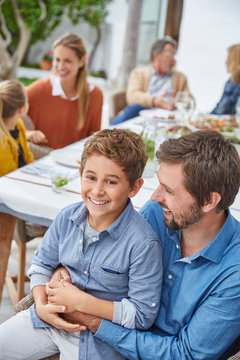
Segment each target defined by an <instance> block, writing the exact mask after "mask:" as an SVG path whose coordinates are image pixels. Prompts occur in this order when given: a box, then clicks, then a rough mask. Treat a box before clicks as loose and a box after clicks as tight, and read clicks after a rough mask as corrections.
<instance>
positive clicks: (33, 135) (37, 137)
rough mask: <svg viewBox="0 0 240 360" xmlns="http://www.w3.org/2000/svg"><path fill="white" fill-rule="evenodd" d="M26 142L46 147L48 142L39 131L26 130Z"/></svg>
mask: <svg viewBox="0 0 240 360" xmlns="http://www.w3.org/2000/svg"><path fill="white" fill-rule="evenodd" d="M26 136H27V140H28V141H31V142H32V143H34V144H42V145H46V144H47V143H48V140H47V138H46V135H44V133H43V132H42V131H40V130H26Z"/></svg>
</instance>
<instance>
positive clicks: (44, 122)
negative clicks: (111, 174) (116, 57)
mask: <svg viewBox="0 0 240 360" xmlns="http://www.w3.org/2000/svg"><path fill="white" fill-rule="evenodd" d="M26 90H27V95H28V101H29V111H28V115H29V116H30V118H31V119H32V121H33V124H34V126H35V130H41V131H42V132H43V133H44V134H45V135H46V137H47V139H48V144H46V145H47V146H49V147H51V148H53V149H58V148H62V147H64V146H67V145H69V144H72V143H74V142H76V141H78V140H81V139H83V138H85V137H87V136H90V135H91V134H92V133H94V132H96V131H98V130H100V128H101V117H102V105H103V95H102V92H101V90H100V89H99V88H98V87H96V86H94V88H93V90H92V91H90V93H89V104H88V109H87V115H86V119H85V125H84V128H83V129H82V130H77V124H78V101H77V100H69V99H63V98H61V97H60V96H52V85H51V82H50V79H49V78H47V79H40V80H37V81H35V82H33V83H32V84H31V85H29V86H28V87H27V89H26Z"/></svg>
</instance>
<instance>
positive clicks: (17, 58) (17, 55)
mask: <svg viewBox="0 0 240 360" xmlns="http://www.w3.org/2000/svg"><path fill="white" fill-rule="evenodd" d="M11 2H12V6H13V11H14V15H15V18H16V22H17V25H18V27H19V30H20V40H19V43H18V46H17V49H16V51H15V52H14V55H13V60H14V62H15V63H16V67H18V66H19V65H20V64H21V62H22V59H23V57H24V54H25V52H26V49H27V47H28V44H29V42H30V38H31V32H30V30H29V29H28V28H27V27H26V25H25V23H24V21H23V18H22V17H21V14H20V11H19V9H18V7H17V3H16V0H11Z"/></svg>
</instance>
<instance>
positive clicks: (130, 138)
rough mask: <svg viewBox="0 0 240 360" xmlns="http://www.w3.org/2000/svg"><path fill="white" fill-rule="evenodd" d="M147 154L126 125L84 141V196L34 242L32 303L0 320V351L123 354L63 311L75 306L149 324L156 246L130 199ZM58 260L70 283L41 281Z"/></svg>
mask: <svg viewBox="0 0 240 360" xmlns="http://www.w3.org/2000/svg"><path fill="white" fill-rule="evenodd" d="M146 161H147V154H146V152H145V146H144V143H143V141H142V139H141V137H140V136H139V135H137V134H135V133H133V132H131V131H126V130H122V129H113V130H109V129H106V130H101V131H99V132H97V133H96V134H94V135H93V136H92V137H91V138H90V139H88V140H87V141H86V143H85V145H84V150H83V154H82V158H81V168H80V176H81V187H82V199H83V202H80V203H77V204H73V205H70V206H68V207H66V208H65V209H63V210H62V211H61V212H60V213H59V214H58V215H57V217H56V219H55V220H54V222H53V224H52V225H51V227H50V228H49V230H48V231H47V233H46V234H45V236H44V239H43V241H42V243H41V244H40V246H39V247H38V250H37V252H36V254H35V256H34V259H33V263H32V265H31V267H30V269H29V271H28V275H29V276H30V278H31V287H32V291H33V296H34V299H35V305H33V306H32V307H31V309H28V310H25V311H22V312H21V313H19V314H17V315H16V316H14V317H13V318H11V319H9V320H7V321H6V322H5V323H4V324H2V325H1V326H0V351H1V354H2V355H3V358H8V359H15V360H16V359H23V358H24V359H40V358H42V357H46V356H49V355H52V354H54V353H56V352H60V358H61V359H89V360H91V359H95V360H98V359H104V360H108V359H124V357H123V356H122V355H120V354H118V353H117V352H116V351H115V350H113V349H112V348H111V347H110V346H109V345H107V344H106V343H104V342H102V341H101V340H99V339H97V338H96V337H95V336H94V335H93V334H92V333H91V332H90V331H89V330H83V331H81V332H79V331H80V330H82V328H83V327H82V326H81V324H73V323H70V322H68V321H66V320H64V319H63V317H61V313H66V312H69V313H72V312H74V311H81V312H84V313H87V314H91V315H96V316H99V317H101V318H105V319H107V320H110V321H112V322H115V323H117V324H120V325H122V326H124V327H128V328H131V329H133V328H136V329H147V328H149V327H150V326H151V325H152V324H153V322H154V320H155V317H156V315H157V313H158V309H159V302H160V293H161V281H162V261H161V257H162V250H161V245H160V243H159V241H158V238H157V235H156V234H155V232H154V231H153V230H152V228H151V226H150V225H149V224H148V223H147V221H146V220H145V219H144V218H143V217H142V215H140V214H139V213H138V212H137V211H135V210H134V209H133V205H132V202H131V200H130V198H131V197H133V196H134V195H136V194H137V192H138V191H139V189H140V188H141V186H142V184H143V179H142V178H141V176H142V172H143V170H144V166H145V164H146ZM59 265H62V266H64V267H65V268H66V269H67V270H68V272H69V275H70V279H71V282H68V281H66V280H64V279H63V280H61V281H60V283H59V284H56V285H54V282H53V281H51V282H50V283H49V284H48V285H47V287H46V284H47V283H48V282H49V280H50V279H51V276H52V274H53V272H54V270H55V269H56V268H57V267H58V266H59ZM26 352H27V353H26ZM4 356H5V357H4Z"/></svg>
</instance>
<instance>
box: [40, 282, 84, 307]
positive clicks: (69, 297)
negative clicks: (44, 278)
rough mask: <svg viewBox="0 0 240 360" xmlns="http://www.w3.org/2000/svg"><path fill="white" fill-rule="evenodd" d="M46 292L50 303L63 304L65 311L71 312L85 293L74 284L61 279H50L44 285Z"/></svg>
mask: <svg viewBox="0 0 240 360" xmlns="http://www.w3.org/2000/svg"><path fill="white" fill-rule="evenodd" d="M46 294H47V297H48V302H49V303H50V304H52V305H61V304H65V305H66V306H65V307H66V311H65V312H72V311H75V310H77V306H78V304H79V303H80V302H81V298H82V297H84V294H85V293H84V292H83V291H82V290H80V289H78V288H77V287H76V286H75V285H72V284H71V283H69V282H68V281H66V280H64V279H62V280H60V281H57V282H54V281H53V280H51V281H50V282H49V283H48V284H47V285H46Z"/></svg>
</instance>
